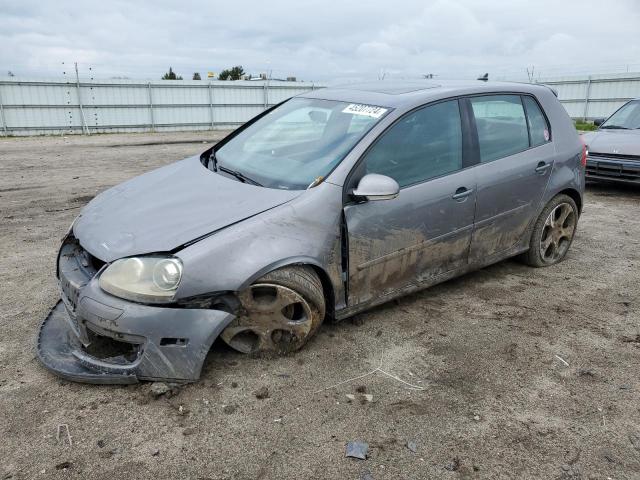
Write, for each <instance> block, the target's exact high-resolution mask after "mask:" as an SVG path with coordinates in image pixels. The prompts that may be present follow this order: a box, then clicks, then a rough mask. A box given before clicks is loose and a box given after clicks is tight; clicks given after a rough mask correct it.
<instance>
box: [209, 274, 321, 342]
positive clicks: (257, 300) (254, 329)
mask: <svg viewBox="0 0 640 480" xmlns="http://www.w3.org/2000/svg"><path fill="white" fill-rule="evenodd" d="M239 297H240V301H241V303H242V306H243V312H242V314H241V315H239V316H238V318H236V319H235V320H234V321H233V322H232V323H231V325H229V326H228V327H227V328H226V329H225V331H224V332H222V334H221V336H222V338H223V340H224V341H225V342H227V344H229V345H230V346H231V347H233V348H234V349H236V350H238V351H240V352H242V353H255V352H273V353H286V352H289V351H293V350H296V349H298V348H300V346H302V345H303V344H304V342H305V340H306V338H307V336H309V334H310V333H311V330H312V326H313V320H314V316H318V315H319V312H318V311H317V309H316V308H314V307H313V306H312V305H311V304H310V303H309V302H307V300H305V298H304V297H303V296H302V295H300V294H299V293H298V292H296V291H294V290H292V289H290V288H287V287H284V286H282V285H277V284H269V283H258V284H255V285H251V287H249V288H248V289H246V290H245V291H244V292H242V293H241V294H240V295H239Z"/></svg>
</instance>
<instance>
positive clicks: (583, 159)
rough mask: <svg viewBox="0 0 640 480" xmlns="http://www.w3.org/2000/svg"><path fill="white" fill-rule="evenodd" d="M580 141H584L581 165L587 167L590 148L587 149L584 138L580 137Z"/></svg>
mask: <svg viewBox="0 0 640 480" xmlns="http://www.w3.org/2000/svg"><path fill="white" fill-rule="evenodd" d="M580 141H581V142H582V154H581V156H580V165H582V166H583V167H586V166H587V156H588V155H589V150H587V145H586V144H585V143H584V140H582V138H580Z"/></svg>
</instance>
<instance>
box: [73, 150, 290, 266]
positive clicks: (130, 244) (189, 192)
mask: <svg viewBox="0 0 640 480" xmlns="http://www.w3.org/2000/svg"><path fill="white" fill-rule="evenodd" d="M300 193H301V192H300V191H290V190H277V189H271V188H263V187H258V186H254V185H249V184H245V183H241V182H238V181H236V180H234V179H231V178H227V177H224V176H222V175H219V174H218V173H215V172H211V171H210V170H207V169H206V168H205V167H204V166H203V165H202V164H201V163H200V159H199V157H191V158H187V159H186V160H182V161H180V162H176V163H173V164H171V165H168V166H166V167H162V168H159V169H157V170H154V171H152V172H149V173H146V174H144V175H140V176H139V177H136V178H133V179H131V180H128V181H126V182H124V183H122V184H120V185H117V186H115V187H113V188H110V189H109V190H106V191H105V192H103V193H101V194H100V195H98V196H97V197H95V198H94V199H93V200H92V201H91V202H89V204H88V205H87V206H86V207H85V208H84V209H83V210H82V212H81V214H80V217H79V218H78V220H77V221H76V223H75V224H74V227H73V232H74V235H75V236H76V238H78V240H79V241H80V244H81V245H82V246H83V248H85V249H86V250H88V251H89V252H90V253H91V254H92V255H94V256H96V257H97V258H99V259H101V260H103V261H106V262H111V261H113V260H116V259H118V258H121V257H126V256H130V255H141V254H145V253H154V252H167V251H171V250H173V249H175V248H177V247H179V246H181V245H184V244H185V243H188V242H189V241H191V240H194V239H196V238H198V237H201V236H203V235H206V234H208V233H211V232H214V231H216V230H219V229H221V228H224V227H226V226H228V225H231V224H233V223H237V222H239V221H242V220H244V219H246V218H248V217H252V216H254V215H257V214H259V213H261V212H264V211H266V210H269V209H271V208H274V207H276V206H278V205H281V204H283V203H286V202H288V201H290V200H292V199H293V198H295V197H297V196H298V195H300Z"/></svg>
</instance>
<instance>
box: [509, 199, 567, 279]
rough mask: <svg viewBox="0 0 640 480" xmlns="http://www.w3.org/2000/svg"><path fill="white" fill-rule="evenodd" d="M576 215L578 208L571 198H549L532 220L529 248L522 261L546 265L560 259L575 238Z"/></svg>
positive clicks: (563, 256)
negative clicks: (534, 221) (534, 220)
mask: <svg viewBox="0 0 640 480" xmlns="http://www.w3.org/2000/svg"><path fill="white" fill-rule="evenodd" d="M565 214H566V216H565ZM563 217H564V219H563ZM578 217H579V213H578V207H577V206H576V202H575V201H574V200H573V199H572V198H571V197H569V196H568V195H564V194H561V195H556V196H555V197H553V198H552V199H551V201H549V203H547V205H546V206H545V207H544V209H543V210H542V212H541V213H540V216H539V217H538V219H537V220H536V223H535V225H534V227H533V231H532V232H531V240H530V242H529V250H528V251H527V252H526V253H524V254H523V255H522V260H523V261H524V263H526V264H527V265H530V266H532V267H549V266H551V265H555V264H556V263H559V262H561V261H562V260H564V258H565V257H566V255H567V252H568V251H569V248H570V247H571V244H572V243H573V238H574V237H575V233H576V229H577V226H578Z"/></svg>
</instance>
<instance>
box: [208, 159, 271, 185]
mask: <svg viewBox="0 0 640 480" xmlns="http://www.w3.org/2000/svg"><path fill="white" fill-rule="evenodd" d="M216 164H217V162H216ZM217 169H218V170H220V171H221V172H224V173H228V174H229V175H232V176H234V177H236V178H237V179H238V180H240V181H241V182H242V183H250V184H252V185H257V186H258V187H261V186H262V184H260V183H258V182H256V181H255V180H254V179H252V178H249V177H247V176H246V175H245V174H243V173H240V172H238V171H236V170H231V169H230V168H227V167H223V166H222V165H218V167H217Z"/></svg>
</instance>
